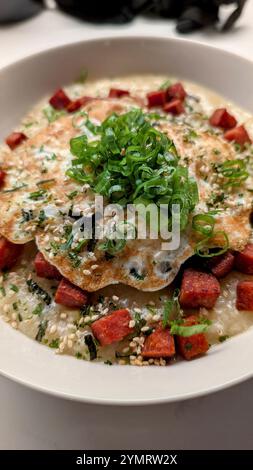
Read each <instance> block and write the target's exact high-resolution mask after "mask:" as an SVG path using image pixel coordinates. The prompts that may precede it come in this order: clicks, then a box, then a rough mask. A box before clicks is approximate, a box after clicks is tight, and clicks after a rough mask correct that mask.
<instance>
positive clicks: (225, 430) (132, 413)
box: [0, 0, 253, 450]
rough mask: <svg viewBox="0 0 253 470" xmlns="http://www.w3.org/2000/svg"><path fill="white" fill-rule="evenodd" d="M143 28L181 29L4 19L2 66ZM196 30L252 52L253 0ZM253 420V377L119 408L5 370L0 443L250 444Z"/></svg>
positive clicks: (52, 16)
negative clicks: (230, 26) (183, 397)
mask: <svg viewBox="0 0 253 470" xmlns="http://www.w3.org/2000/svg"><path fill="white" fill-rule="evenodd" d="M1 1H2V0H1ZM141 32H145V33H147V32H148V33H150V34H154V35H159V34H163V35H164V34H165V35H168V36H175V35H176V34H175V32H174V26H173V24H172V23H170V22H168V21H163V20H156V21H149V20H146V19H143V18H140V19H138V20H137V21H135V22H133V23H131V24H129V25H126V26H121V27H120V28H119V27H117V26H106V27H105V26H96V27H95V26H94V25H90V24H86V23H82V22H81V21H78V20H75V19H73V18H71V17H69V16H67V15H64V14H62V13H59V12H56V11H47V12H44V13H42V14H40V15H38V16H37V17H34V18H32V19H30V20H28V21H25V22H23V23H20V24H18V25H15V26H5V27H1V26H0V67H2V66H4V65H7V64H8V63H11V62H13V61H15V60H16V59H19V58H21V57H24V56H26V55H29V54H31V53H33V52H37V51H39V50H43V49H46V48H48V47H53V46H55V45H58V44H63V43H69V42H74V41H78V40H80V39H83V38H86V37H91V36H98V35H113V34H117V33H121V34H134V33H138V34H140V33H141ZM191 37H192V38H193V39H195V40H200V41H202V42H207V43H211V44H213V45H216V46H218V47H221V48H225V49H228V50H231V51H234V52H237V53H239V54H242V55H244V56H246V57H249V58H251V59H253V1H252V0H248V5H247V8H246V9H245V12H244V15H243V17H242V18H241V19H240V21H239V22H238V24H237V25H236V28H235V29H234V31H233V32H230V33H227V34H226V35H224V34H218V33H216V32H214V31H208V32H201V33H195V34H193V35H191ZM21 360H22V358H21ZM252 422H253V380H249V381H248V382H245V383H243V384H241V385H238V386H235V387H233V388H230V389H228V390H225V391H222V392H219V393H216V394H213V395H209V396H206V397H202V398H198V399H194V400H189V401H185V402H181V403H175V404H168V405H159V406H151V407H133V408H131V407H123V408H120V407H105V406H98V405H97V406H94V405H84V404H79V403H74V402H68V401H65V400H62V399H57V398H53V397H50V396H47V395H44V394H41V393H38V392H35V391H32V390H29V389H28V388H25V387H23V386H20V385H17V384H15V383H13V382H11V381H9V380H7V379H5V378H3V377H0V449H68V448H69V449H78V448H79V449H81V448H82V449H84V450H85V449H92V450H95V449H173V448H174V449H175V448H176V449H250V448H251V449H252V442H253V427H252Z"/></svg>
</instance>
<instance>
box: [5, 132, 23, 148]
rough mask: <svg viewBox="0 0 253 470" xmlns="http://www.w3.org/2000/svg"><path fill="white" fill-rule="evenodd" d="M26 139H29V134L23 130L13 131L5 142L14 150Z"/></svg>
mask: <svg viewBox="0 0 253 470" xmlns="http://www.w3.org/2000/svg"><path fill="white" fill-rule="evenodd" d="M25 140H27V136H26V135H25V134H24V133H23V132H12V134H10V135H9V136H8V137H6V139H5V142H6V144H7V145H8V146H9V147H10V149H11V150H14V149H15V148H16V147H18V145H20V144H22V142H24V141H25Z"/></svg>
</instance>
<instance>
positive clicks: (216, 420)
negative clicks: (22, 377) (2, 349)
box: [0, 379, 253, 450]
mask: <svg viewBox="0 0 253 470" xmlns="http://www.w3.org/2000/svg"><path fill="white" fill-rule="evenodd" d="M1 381H2V387H1V395H2V396H1V398H2V399H1V414H0V418H1V422H2V423H5V425H4V427H3V429H2V430H1V431H0V448H1V449H10V448H11V449H36V448H39V449H83V450H85V449H89V450H94V449H119V450H120V449H122V450H126V449H144V450H145V449H161V450H162V449H167V450H168V449H194V448H195V449H235V448H236V449H251V448H252V426H251V423H252V420H253V407H252V396H253V380H251V381H248V382H245V383H243V384H241V385H238V386H235V387H233V388H230V389H228V390H225V391H222V392H219V393H215V394H212V395H209V396H206V397H202V398H197V399H194V400H188V401H185V402H181V403H172V404H168V405H153V406H144V407H118V406H117V407H112V406H100V405H86V404H79V403H76V402H71V401H67V400H63V399H57V398H54V397H50V396H47V395H44V394H41V393H38V392H34V391H31V390H29V389H27V388H25V387H23V386H20V385H16V384H13V383H12V382H10V381H9V380H7V379H1Z"/></svg>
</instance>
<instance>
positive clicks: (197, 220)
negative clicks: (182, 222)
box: [192, 214, 215, 236]
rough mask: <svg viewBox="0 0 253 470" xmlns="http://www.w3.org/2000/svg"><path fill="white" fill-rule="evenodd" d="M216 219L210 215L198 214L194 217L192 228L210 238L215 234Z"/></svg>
mask: <svg viewBox="0 0 253 470" xmlns="http://www.w3.org/2000/svg"><path fill="white" fill-rule="evenodd" d="M214 225H215V219H214V217H212V215H210V214H197V215H195V216H194V217H193V220H192V228H193V230H195V231H196V232H199V233H201V235H205V236H209V235H211V234H212V233H213V229H214Z"/></svg>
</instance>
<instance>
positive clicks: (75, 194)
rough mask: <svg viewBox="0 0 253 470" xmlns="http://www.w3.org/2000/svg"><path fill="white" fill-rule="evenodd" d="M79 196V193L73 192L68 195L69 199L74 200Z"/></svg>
mask: <svg viewBox="0 0 253 470" xmlns="http://www.w3.org/2000/svg"><path fill="white" fill-rule="evenodd" d="M77 195H78V191H72V192H71V193H69V194H67V197H68V198H69V199H70V200H72V199H74V198H75V197H76V196H77Z"/></svg>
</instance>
